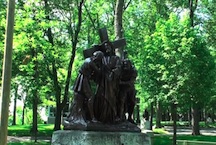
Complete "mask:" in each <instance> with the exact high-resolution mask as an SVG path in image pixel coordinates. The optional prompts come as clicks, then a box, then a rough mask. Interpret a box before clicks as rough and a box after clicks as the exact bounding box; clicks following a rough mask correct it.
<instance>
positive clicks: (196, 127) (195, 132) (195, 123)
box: [191, 103, 200, 135]
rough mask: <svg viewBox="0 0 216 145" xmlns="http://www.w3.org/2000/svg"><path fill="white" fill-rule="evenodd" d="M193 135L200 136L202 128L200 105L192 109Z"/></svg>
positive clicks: (195, 105) (194, 105)
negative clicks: (200, 123) (200, 124)
mask: <svg viewBox="0 0 216 145" xmlns="http://www.w3.org/2000/svg"><path fill="white" fill-rule="evenodd" d="M191 113H192V120H191V123H192V135H200V126H199V120H200V118H199V116H200V115H199V109H198V104H195V103H194V104H193V106H192V109H191Z"/></svg>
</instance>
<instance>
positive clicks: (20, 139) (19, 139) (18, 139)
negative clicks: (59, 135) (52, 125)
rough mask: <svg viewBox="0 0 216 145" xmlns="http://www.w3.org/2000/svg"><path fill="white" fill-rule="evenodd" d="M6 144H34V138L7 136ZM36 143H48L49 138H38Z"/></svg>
mask: <svg viewBox="0 0 216 145" xmlns="http://www.w3.org/2000/svg"><path fill="white" fill-rule="evenodd" d="M7 140H8V142H26V141H29V142H30V141H32V142H34V140H35V138H34V137H30V136H22V137H17V136H8V137H7ZM37 141H46V142H50V141H51V137H38V138H37Z"/></svg>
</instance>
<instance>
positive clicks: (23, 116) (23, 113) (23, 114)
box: [22, 101, 25, 125]
mask: <svg viewBox="0 0 216 145" xmlns="http://www.w3.org/2000/svg"><path fill="white" fill-rule="evenodd" d="M24 123H25V101H24V103H23V108H22V125H24Z"/></svg>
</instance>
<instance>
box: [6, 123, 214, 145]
mask: <svg viewBox="0 0 216 145" xmlns="http://www.w3.org/2000/svg"><path fill="white" fill-rule="evenodd" d="M38 126H39V129H38V130H39V131H38V137H37V143H35V137H33V136H31V134H30V131H29V130H30V126H29V125H16V126H10V127H9V128H8V145H50V141H51V137H52V133H53V125H48V124H46V125H45V124H40V125H38ZM200 133H201V135H199V136H192V135H191V128H190V127H184V126H183V127H182V126H180V127H178V129H177V140H193V141H210V142H215V145H216V129H215V128H201V130H200ZM172 134H173V130H172V127H171V126H164V127H163V128H162V129H155V130H154V145H169V144H171V142H172Z"/></svg>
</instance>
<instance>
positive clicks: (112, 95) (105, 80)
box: [95, 41, 121, 123]
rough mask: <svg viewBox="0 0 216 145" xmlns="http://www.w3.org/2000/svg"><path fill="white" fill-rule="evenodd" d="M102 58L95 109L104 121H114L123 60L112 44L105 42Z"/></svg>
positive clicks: (99, 117)
mask: <svg viewBox="0 0 216 145" xmlns="http://www.w3.org/2000/svg"><path fill="white" fill-rule="evenodd" d="M102 45H103V48H102V50H103V52H104V57H103V60H102V64H103V71H102V72H103V74H102V77H101V82H100V84H99V88H98V91H97V94H96V97H97V99H96V100H97V103H96V105H95V110H96V112H97V118H98V120H99V121H101V122H103V123H113V122H115V120H116V118H117V95H118V89H119V81H120V72H121V60H120V58H119V57H118V56H116V55H115V53H114V49H113V48H112V44H111V43H109V42H108V41H107V42H104V43H103V44H102Z"/></svg>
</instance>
